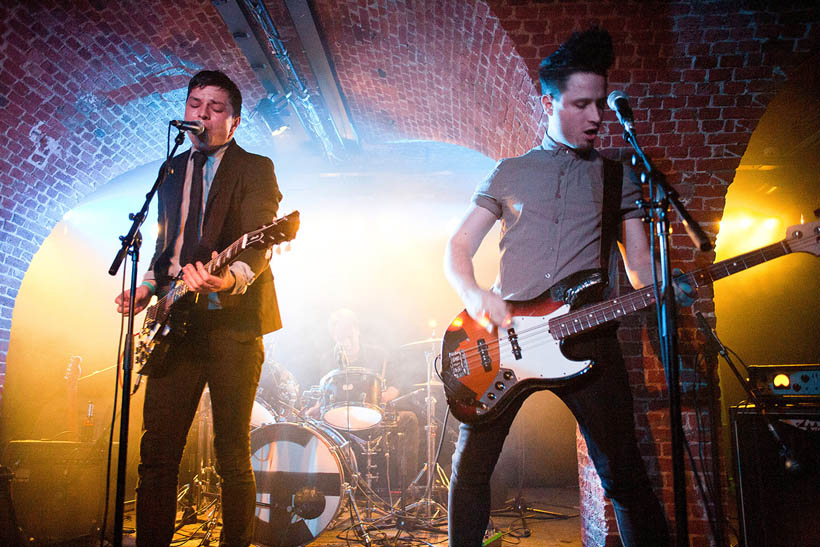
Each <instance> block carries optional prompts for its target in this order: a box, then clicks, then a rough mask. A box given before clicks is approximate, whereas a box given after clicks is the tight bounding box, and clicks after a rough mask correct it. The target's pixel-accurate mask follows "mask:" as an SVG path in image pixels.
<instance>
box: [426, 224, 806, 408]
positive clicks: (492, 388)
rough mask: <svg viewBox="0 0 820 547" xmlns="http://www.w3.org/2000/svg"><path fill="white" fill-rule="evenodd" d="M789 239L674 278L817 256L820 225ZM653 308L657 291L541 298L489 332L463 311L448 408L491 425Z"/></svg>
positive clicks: (450, 351) (446, 357) (559, 381)
mask: <svg viewBox="0 0 820 547" xmlns="http://www.w3.org/2000/svg"><path fill="white" fill-rule="evenodd" d="M786 234H787V236H788V237H787V238H786V239H784V240H782V241H780V242H778V243H773V244H771V245H768V246H766V247H762V248H760V249H757V250H755V251H750V252H748V253H744V254H742V255H739V256H736V257H734V258H730V259H728V260H722V261H720V262H717V263H715V264H713V265H711V266H709V267H707V268H703V269H701V270H696V271H693V272H691V273H686V274H682V275H680V276H678V277H677V278H676V280H679V281H682V282H683V283H687V284H689V285H690V286H692V287H694V288H697V287H701V286H705V285H710V284H712V283H714V282H715V281H716V280H718V279H721V278H723V277H727V276H729V275H732V274H735V273H738V272H741V271H743V270H746V269H747V268H751V267H752V266H756V265H758V264H762V263H764V262H767V261H769V260H773V259H775V258H778V257H781V256H784V255H787V254H789V253H793V252H806V253H811V254H813V255H815V256H820V221H817V222H812V223H807V224H800V225H796V226H790V227H789V228H788V229H787V230H786ZM654 303H655V294H654V290H653V288H652V286H648V287H644V288H642V289H638V290H636V291H633V292H631V293H628V294H626V295H625V296H620V297H618V298H613V299H611V300H606V301H603V302H600V303H597V304H592V305H589V306H585V307H582V308H580V309H577V310H571V309H570V307H569V306H567V305H566V304H564V303H563V302H561V301H557V302H556V301H554V300H552V299H551V298H550V297H549V291H548V292H546V293H545V294H544V295H542V296H540V297H538V298H536V299H534V300H530V301H528V302H523V303H515V304H513V309H512V323H511V325H510V326H509V328H507V329H506V331H501V332H499V329H498V328H497V327H495V328H494V329H493V331H492V333H490V332H488V331H487V329H486V328H485V327H484V326H482V325H481V324H479V322H478V321H476V320H474V319H473V318H472V317H470V316H469V314H467V311H466V310H465V311H462V312H461V313H460V314H459V315H458V316H457V317H456V318H455V319H454V320H453V321H452V322H451V323H450V325H449V326H448V327H447V332H446V333H445V334H444V339H443V341H442V347H441V356H442V358H441V379H442V381H443V382H444V387H445V393H446V395H447V404H448V406H449V407H450V410H451V411H452V413H453V416H455V417H456V418H457V419H458V420H459V421H462V422H465V423H477V422H482V421H490V420H492V419H494V418H495V417H497V416H498V415H499V414H501V413H502V412H503V411H504V410H505V409H506V408H507V407H508V406H509V405H510V403H511V402H513V401H514V400H516V398H518V397H522V396H524V395H527V394H529V393H531V392H533V391H537V390H541V389H549V388H552V387H558V386H561V385H564V384H566V383H568V382H569V381H570V380H571V379H573V378H576V377H579V376H581V375H583V374H585V373H587V372H588V371H589V370H590V369H591V368H592V366H593V362H592V361H591V360H588V359H585V358H584V353H586V355H587V356H588V355H589V353H588V352H586V351H585V349H586V348H585V347H584V346H585V344H584V343H583V340H584V336H583V334H585V333H588V332H589V331H591V330H593V329H595V328H598V327H600V326H602V325H604V324H605V323H608V322H610V321H613V320H616V319H620V318H621V317H624V316H625V315H628V314H630V313H632V312H635V311H638V310H642V309H644V308H647V307H649V306H651V305H652V304H654Z"/></svg>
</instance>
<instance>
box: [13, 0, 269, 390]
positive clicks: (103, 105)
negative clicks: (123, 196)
mask: <svg viewBox="0 0 820 547" xmlns="http://www.w3.org/2000/svg"><path fill="white" fill-rule="evenodd" d="M9 4H12V3H6V2H4V3H3V6H2V7H1V8H0V20H2V23H0V25H2V26H0V74H2V76H0V132H2V135H3V143H2V145H0V200H2V201H1V203H2V207H0V234H2V235H1V236H0V281H1V282H2V283H0V374H2V375H4V373H5V362H6V354H7V351H8V345H9V333H10V327H11V313H12V308H13V304H14V299H15V297H16V294H17V289H18V287H19V285H20V282H21V280H22V278H23V275H24V274H25V271H26V269H27V267H28V264H29V262H30V261H31V259H32V257H33V256H34V253H35V252H36V251H37V249H38V248H39V247H40V244H41V243H42V241H43V240H44V239H45V237H46V236H47V235H48V234H49V233H50V232H51V229H52V227H53V226H54V224H55V223H56V222H57V221H59V220H60V219H61V218H62V216H63V214H64V213H65V212H66V211H68V210H69V209H71V208H72V207H73V206H74V205H75V204H76V203H77V202H78V200H80V199H81V198H83V197H84V196H86V195H88V194H89V193H90V192H92V191H93V190H94V189H95V188H96V187H97V186H98V185H100V184H103V183H104V182H106V181H108V180H111V179H112V178H114V177H116V176H117V175H120V174H122V173H124V172H126V171H128V170H130V169H133V168H134V167H136V166H139V165H144V164H145V163H148V162H150V161H154V160H155V159H156V158H159V157H162V156H163V155H164V154H165V136H166V130H165V127H164V125H163V123H161V122H159V121H158V120H169V119H173V118H179V117H180V116H181V115H182V104H183V102H184V99H185V90H186V86H187V82H188V80H189V79H190V76H191V75H192V74H193V73H195V72H196V71H197V70H199V69H201V68H204V67H221V68H222V69H223V70H225V71H226V72H227V73H229V74H230V75H232V76H233V77H234V78H235V80H236V81H237V83H238V84H239V85H240V87H241V88H242V89H243V90H244V91H245V104H246V105H250V106H252V105H253V104H255V102H256V100H258V99H259V98H260V97H261V96H262V93H263V92H262V89H261V86H260V85H259V83H258V82H257V81H256V79H255V77H254V74H253V71H252V70H251V69H250V67H249V66H248V65H247V63H246V62H245V61H244V57H243V56H242V54H241V53H240V51H239V50H238V48H237V47H236V46H235V44H234V42H233V38H232V37H231V35H230V33H229V32H228V31H227V29H226V28H225V26H224V23H223V22H222V19H221V18H220V17H219V14H218V13H217V12H216V10H215V9H213V8H211V7H210V5H209V4H204V6H205V7H206V8H208V9H205V10H203V3H202V2H199V1H196V0H191V1H187V2H159V1H156V2H143V3H139V4H134V5H125V4H122V3H118V2H107V3H100V2H97V3H90V2H59V1H53V2H47V1H46V2H30V3H29V2H26V3H17V4H16V5H14V6H13V7H10V6H9ZM97 4H105V6H106V7H104V8H102V9H97V8H95V7H94V6H95V5H97ZM187 13H196V26H197V31H196V32H195V33H194V32H190V31H189V29H186V28H185V27H183V26H181V25H179V24H178V22H179V21H184V20H185V17H186V14H187ZM240 130H241V131H243V132H244V138H245V139H246V140H248V139H250V140H253V139H258V138H261V133H258V132H257V131H256V129H255V128H254V126H253V125H252V124H247V126H246V127H242V128H241V129H240ZM123 220H125V219H123ZM2 377H3V376H0V378H2ZM0 385H2V381H0Z"/></svg>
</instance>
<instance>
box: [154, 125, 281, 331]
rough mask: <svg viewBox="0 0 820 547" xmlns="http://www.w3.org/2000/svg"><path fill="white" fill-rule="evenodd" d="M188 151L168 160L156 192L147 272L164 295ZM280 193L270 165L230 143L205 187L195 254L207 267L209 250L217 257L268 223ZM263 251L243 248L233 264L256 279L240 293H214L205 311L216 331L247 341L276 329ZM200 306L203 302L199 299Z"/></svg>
mask: <svg viewBox="0 0 820 547" xmlns="http://www.w3.org/2000/svg"><path fill="white" fill-rule="evenodd" d="M187 161H188V152H184V153H182V154H179V155H178V156H176V157H175V158H173V159H172V160H171V168H172V173H171V174H169V175H168V178H167V179H166V180H165V183H164V184H163V185H162V187H160V189H159V192H158V199H157V203H158V217H159V235H158V237H157V243H156V250H155V252H154V257H153V258H152V259H151V268H152V269H153V271H154V275H155V277H156V279H157V283H158V285H159V290H160V291H163V290H166V289H167V287H168V285H169V284H170V281H171V280H170V278H169V277H168V267H169V265H170V256H171V254H172V253H173V250H174V249H173V246H174V238H175V237H176V235H177V233H178V232H179V224H180V218H179V212H180V204H181V203H182V189H183V185H184V183H185V168H186V165H187ZM281 199H282V194H281V193H280V192H279V187H278V186H277V184H276V175H275V174H274V171H273V162H271V160H270V159H269V158H266V157H264V156H259V155H256V154H251V153H249V152H246V151H245V150H243V149H242V148H241V147H240V146H239V145H237V144H236V142H235V141H231V143H230V144H229V145H228V148H227V150H225V154H224V155H223V156H222V161H221V162H220V163H219V169H218V170H217V172H216V175H215V177H214V180H213V184H212V185H211V189H210V192H209V194H208V201H207V203H206V204H205V213H204V216H203V221H202V238H201V240H200V246H201V254H200V255H199V259H200V260H202V262H207V261H208V260H209V259H210V255H211V251H216V252H222V251H223V250H224V249H226V248H227V247H228V246H229V245H230V244H231V243H233V242H234V241H236V240H237V239H239V238H240V237H241V236H242V235H244V234H245V233H247V232H250V231H252V230H255V229H257V228H259V227H260V226H262V225H264V224H269V223H270V222H271V221H272V220H273V219H274V218H275V217H276V211H277V209H278V207H279V200H281ZM265 254H266V253H265V251H264V250H257V249H248V250H246V251H244V252H243V253H242V254H241V255H240V256H239V260H242V261H243V262H246V263H247V264H248V265H249V266H250V267H251V269H252V270H253V272H254V273H255V274H256V278H255V281H254V282H253V284H251V285H250V286H249V287H248V290H247V291H246V292H245V294H242V295H230V294H227V293H219V301H220V303H221V305H222V309H221V310H210V311H207V312H205V313H206V315H207V316H208V317H209V318H210V319H209V320H210V321H215V322H216V324H218V325H219V328H220V331H224V332H225V333H226V334H228V335H231V336H233V337H234V338H236V339H239V340H249V339H252V338H255V337H257V336H261V335H262V334H266V333H268V332H272V331H274V330H277V329H279V328H281V326H282V321H281V318H280V316H279V306H278V304H277V301H276V290H275V288H274V285H273V274H272V273H271V271H270V264H269V261H268V260H267V259H266V257H265ZM199 300H200V301H201V302H202V304H201V307H205V303H206V302H207V298H200V299H199Z"/></svg>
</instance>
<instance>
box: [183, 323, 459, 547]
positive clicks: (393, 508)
mask: <svg viewBox="0 0 820 547" xmlns="http://www.w3.org/2000/svg"><path fill="white" fill-rule="evenodd" d="M422 343H430V344H431V346H432V347H435V346H433V345H432V344H434V343H438V340H437V339H436V340H433V339H430V340H424V341H419V342H415V343H412V345H418V344H422ZM410 345H411V344H407V345H406V346H410ZM425 353H426V355H427V382H425V383H423V384H418V385H417V389H416V390H415V391H413V392H412V393H409V394H407V395H406V396H402V397H398V398H396V399H395V400H394V402H398V401H399V400H402V399H405V398H407V397H409V396H418V395H421V394H422V393H423V394H424V395H425V397H424V408H423V409H422V415H423V416H424V418H425V419H426V423H425V432H426V435H425V437H426V461H425V462H424V465H423V467H422V469H421V470H420V471H419V472H418V474H417V475H415V479H414V480H413V481H412V482H411V483H409V484H404V483H405V482H406V478H407V477H412V476H413V475H412V474H410V475H408V474H406V473H401V476H402V479H401V480H400V481H399V482H400V483H401V484H400V489H399V491H398V492H396V491H394V490H393V489H392V488H393V487H394V485H391V484H390V475H391V470H390V467H391V458H390V454H391V452H392V453H394V454H398V452H399V450H398V449H402V450H406V449H407V448H408V447H405V446H401V444H400V443H399V442H397V440H398V438H399V437H401V436H402V433H401V432H399V431H398V427H397V419H396V415H397V414H396V411H395V406H394V405H391V404H384V403H383V402H382V391H383V388H384V380H383V378H382V377H381V376H380V375H378V374H376V373H374V372H373V371H371V370H369V369H364V368H356V367H346V368H343V369H336V370H332V371H330V372H329V373H327V374H326V375H325V376H324V377H323V378H322V379H321V381H320V383H319V385H318V386H312V387H311V388H310V389H309V390H308V391H305V392H303V393H302V394H301V397H299V392H298V386H297V385H296V383H295V381H294V380H293V376H292V375H291V374H290V373H288V372H287V371H286V370H284V369H281V368H280V369H279V372H280V373H282V374H278V375H277V378H278V380H279V381H278V396H276V397H267V398H262V397H257V399H256V401H254V406H253V411H252V416H251V463H252V466H253V471H254V475H255V478H256V489H257V494H256V516H255V523H254V524H255V533H254V544H255V545H259V546H261V547H269V546H270V547H273V546H277V547H278V546H297V545H306V544H308V543H311V542H312V541H314V540H315V539H316V538H317V537H318V536H319V535H320V534H321V533H322V532H324V531H325V530H326V529H328V528H332V527H336V525H340V524H342V523H343V521H345V520H347V519H346V518H345V517H343V509H344V508H345V507H347V508H348V511H349V525H348V526H347V528H346V531H347V534H348V535H349V534H350V531H352V532H353V534H355V537H352V536H351V537H347V538H346V539H347V540H348V541H359V542H361V543H363V544H365V545H370V544H371V540H370V536H369V532H372V531H373V530H377V529H384V528H391V527H398V528H400V530H405V531H408V532H409V531H410V530H412V529H427V530H431V531H437V532H441V530H440V529H439V528H437V527H438V526H440V525H442V524H444V523H445V522H446V512H445V509H444V507H443V505H442V503H439V502H438V501H435V500H434V499H433V498H434V497H435V496H436V494H438V495H439V497H446V489H447V487H448V486H449V484H448V480H447V477H446V475H445V474H444V472H443V470H442V468H441V467H440V466H439V465H438V463H437V462H436V456H437V454H436V450H435V447H436V436H437V432H438V431H439V429H440V427H439V424H438V423H437V420H436V418H435V405H436V402H437V401H436V399H435V395H434V392H433V388H434V387H436V386H440V383H439V382H438V381H434V380H433V364H434V360H435V357H434V355H433V354H432V353H427V352H425ZM206 394H207V391H206ZM206 399H207V396H204V397H203V403H201V404H200V412H199V416H200V418H199V422H198V424H199V427H198V434H197V442H196V444H197V448H196V451H197V454H198V455H199V458H198V469H197V473H196V474H195V476H194V478H193V479H192V480H191V482H190V483H189V484H187V485H185V486H184V487H183V488H182V490H181V491H180V496H179V497H178V499H179V500H180V503H181V504H182V506H183V507H182V510H183V512H182V515H183V516H182V519H183V521H182V522H181V523H180V526H179V527H181V526H182V525H184V524H187V523H188V522H191V521H192V518H193V516H195V515H198V516H202V515H207V517H208V520H209V521H213V523H214V524H215V522H216V518H218V515H217V512H218V503H219V499H218V498H219V495H218V489H219V487H218V478H217V477H216V473H215V471H214V469H215V459H214V457H213V456H214V454H213V448H212V425H211V423H210V422H209V420H210V404H207V401H206ZM414 426H415V421H414ZM416 427H417V426H416ZM440 444H441V443H439V446H440ZM409 448H410V449H412V450H416V449H417V448H418V447H409ZM409 471H410V472H415V471H416V470H415V469H413V470H409ZM393 474H394V475H396V473H395V470H394V473H393ZM422 481H424V482H422ZM409 493H412V494H414V497H409ZM419 495H420V496H421V497H420V498H418V496H419ZM396 498H397V499H396ZM442 502H444V500H442ZM361 504H364V505H363V506H361ZM195 507H196V508H198V509H195ZM360 507H361V509H360ZM409 523H413V526H412V528H411V526H410V524H409ZM204 528H205V529H206V530H207V529H209V528H211V529H212V528H213V524H210V525H206V526H204Z"/></svg>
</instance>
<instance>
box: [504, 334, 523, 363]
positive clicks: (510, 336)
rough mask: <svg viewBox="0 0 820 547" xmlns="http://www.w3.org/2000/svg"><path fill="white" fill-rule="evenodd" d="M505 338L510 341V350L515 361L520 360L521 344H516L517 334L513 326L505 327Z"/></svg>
mask: <svg viewBox="0 0 820 547" xmlns="http://www.w3.org/2000/svg"><path fill="white" fill-rule="evenodd" d="M507 340H509V341H510V349H511V350H512V353H513V357H515V360H516V361H518V360H520V359H521V346H519V345H518V335H517V334H516V333H515V329H514V328H509V329H507Z"/></svg>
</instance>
